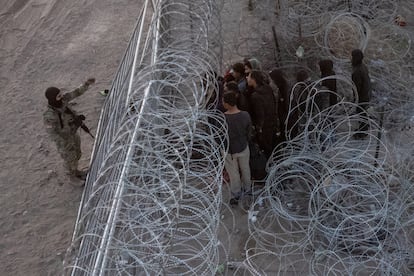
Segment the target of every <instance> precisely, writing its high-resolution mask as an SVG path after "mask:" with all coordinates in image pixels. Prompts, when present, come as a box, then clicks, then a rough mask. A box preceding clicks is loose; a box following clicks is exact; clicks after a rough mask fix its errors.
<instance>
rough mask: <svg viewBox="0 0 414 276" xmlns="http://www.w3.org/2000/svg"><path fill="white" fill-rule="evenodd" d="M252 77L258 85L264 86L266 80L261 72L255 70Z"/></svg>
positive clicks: (251, 74)
mask: <svg viewBox="0 0 414 276" xmlns="http://www.w3.org/2000/svg"><path fill="white" fill-rule="evenodd" d="M250 77H251V78H252V79H254V80H255V81H256V84H257V85H263V84H264V78H263V74H262V72H260V71H257V70H253V71H251V72H250Z"/></svg>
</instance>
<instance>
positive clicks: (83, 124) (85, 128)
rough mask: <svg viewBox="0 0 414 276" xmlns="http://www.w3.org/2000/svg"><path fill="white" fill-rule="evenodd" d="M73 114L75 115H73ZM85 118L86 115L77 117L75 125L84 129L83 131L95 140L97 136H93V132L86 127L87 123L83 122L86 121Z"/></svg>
mask: <svg viewBox="0 0 414 276" xmlns="http://www.w3.org/2000/svg"><path fill="white" fill-rule="evenodd" d="M72 114H73V113H72ZM85 119H86V118H85V116H84V115H78V116H75V125H78V126H80V128H81V129H83V131H85V132H86V133H88V134H89V135H90V136H91V137H92V138H94V139H95V136H93V135H92V133H91V131H90V130H89V128H88V127H87V126H86V125H85V123H84V122H83V121H84V120H85Z"/></svg>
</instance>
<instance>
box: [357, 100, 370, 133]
mask: <svg viewBox="0 0 414 276" xmlns="http://www.w3.org/2000/svg"><path fill="white" fill-rule="evenodd" d="M368 107H369V104H368V103H360V104H359V105H358V107H357V114H358V115H359V117H360V121H359V127H358V129H357V131H367V130H368V129H369V124H368V117H369V116H368V112H367V110H368Z"/></svg>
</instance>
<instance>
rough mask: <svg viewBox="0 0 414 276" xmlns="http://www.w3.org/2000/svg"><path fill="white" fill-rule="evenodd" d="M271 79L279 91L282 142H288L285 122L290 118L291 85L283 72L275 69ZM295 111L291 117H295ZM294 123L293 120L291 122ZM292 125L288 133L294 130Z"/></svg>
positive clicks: (278, 109) (271, 73) (278, 108)
mask: <svg viewBox="0 0 414 276" xmlns="http://www.w3.org/2000/svg"><path fill="white" fill-rule="evenodd" d="M269 75H270V78H271V79H272V81H273V83H274V84H275V85H276V86H277V88H278V89H279V100H278V106H277V111H278V116H279V123H280V126H279V128H280V130H281V132H282V133H281V137H280V140H282V141H285V140H286V133H285V128H286V126H285V121H286V119H287V117H288V113H289V104H290V88H289V83H288V81H287V79H286V77H285V75H284V74H283V72H282V70H279V69H275V70H272V71H271V72H270V74H269ZM294 112H295V111H292V114H290V115H289V116H290V117H291V116H294V114H293V113H294ZM291 122H292V120H291ZM292 126H293V125H292V124H290V125H288V126H287V128H288V131H289V130H290V129H291V128H292Z"/></svg>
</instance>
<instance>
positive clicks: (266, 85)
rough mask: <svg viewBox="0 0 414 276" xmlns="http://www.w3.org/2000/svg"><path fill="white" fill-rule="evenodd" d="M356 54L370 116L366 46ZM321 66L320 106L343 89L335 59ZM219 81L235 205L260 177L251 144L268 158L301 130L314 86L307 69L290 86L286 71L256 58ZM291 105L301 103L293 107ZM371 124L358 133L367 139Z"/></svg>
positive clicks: (355, 75) (362, 105)
mask: <svg viewBox="0 0 414 276" xmlns="http://www.w3.org/2000/svg"><path fill="white" fill-rule="evenodd" d="M351 55H352V59H351V63H352V66H353V72H352V80H353V82H354V84H355V87H356V90H357V92H358V99H359V101H358V108H357V112H358V113H359V114H361V115H362V116H367V109H368V106H369V101H370V98H371V81H370V77H369V73H368V69H367V67H366V65H365V64H364V63H363V58H364V55H363V53H362V51H361V50H359V49H355V50H353V51H352V53H351ZM319 68H320V76H321V78H322V81H321V82H320V85H319V87H320V88H321V91H326V93H317V94H316V95H315V96H314V101H315V104H316V105H317V107H318V110H320V111H321V110H323V109H325V108H327V107H330V106H333V105H335V104H337V103H338V94H337V84H336V79H335V77H331V76H334V75H335V72H334V70H333V62H332V60H329V59H326V60H320V61H319ZM220 81H221V82H222V83H220V86H222V93H219V94H220V97H219V98H220V99H219V102H218V104H217V106H216V108H217V109H218V110H220V111H222V112H223V113H224V116H225V118H226V122H227V126H228V141H229V147H228V153H227V155H226V157H225V169H226V171H227V173H228V176H229V182H230V190H231V193H232V197H231V199H230V204H231V205H235V204H238V200H239V198H240V196H242V195H243V194H248V193H250V192H251V188H252V185H251V179H252V177H253V178H256V177H255V176H254V175H253V176H252V172H251V166H252V162H251V161H252V160H250V153H251V148H252V147H253V146H255V145H258V147H259V148H260V150H261V151H262V152H263V153H264V155H265V156H266V158H269V157H270V155H271V154H272V152H273V150H274V148H275V147H276V146H277V145H278V144H279V143H281V142H283V141H285V140H286V139H287V138H288V137H289V138H293V137H295V136H296V135H298V132H299V128H298V126H299V123H298V120H299V116H300V114H299V113H300V112H304V111H303V108H302V109H301V105H303V104H304V102H306V98H308V97H311V96H312V95H311V94H312V93H314V91H311V90H310V89H309V87H310V86H311V84H312V81H311V78H310V77H309V74H308V72H307V71H305V70H300V71H299V72H297V74H296V85H295V89H291V86H290V85H289V81H288V79H287V78H286V76H285V74H284V73H283V72H282V71H281V70H279V69H275V70H272V71H271V72H270V73H269V74H266V73H264V72H263V71H262V70H261V68H260V63H259V62H258V61H257V60H256V59H247V60H244V62H243V63H242V62H239V63H235V64H233V65H232V66H231V68H230V70H229V71H228V72H227V73H226V74H225V75H224V77H223V78H222V79H221V80H220ZM292 107H297V108H294V109H295V110H294V111H292ZM368 128H369V126H368V124H367V123H366V121H365V120H363V119H361V121H360V124H359V127H358V129H357V130H356V132H355V134H354V138H356V139H364V138H365V136H366V135H367V133H366V131H367V130H368ZM249 164H250V165H249ZM256 179H257V178H256Z"/></svg>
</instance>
